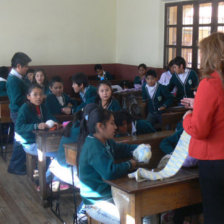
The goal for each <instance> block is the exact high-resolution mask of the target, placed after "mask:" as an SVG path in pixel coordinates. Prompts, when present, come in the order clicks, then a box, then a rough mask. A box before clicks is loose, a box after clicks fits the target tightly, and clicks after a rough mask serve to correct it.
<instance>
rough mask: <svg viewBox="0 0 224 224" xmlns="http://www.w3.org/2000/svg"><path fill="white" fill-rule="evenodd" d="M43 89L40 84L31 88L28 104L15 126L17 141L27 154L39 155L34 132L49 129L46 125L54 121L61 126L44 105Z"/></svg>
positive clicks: (20, 111) (23, 107)
mask: <svg viewBox="0 0 224 224" xmlns="http://www.w3.org/2000/svg"><path fill="white" fill-rule="evenodd" d="M43 96H44V95H43V89H42V88H41V86H39V85H38V84H33V85H32V86H30V88H29V90H28V94H27V99H28V102H27V103H24V104H23V105H22V106H21V108H20V109H19V112H18V117H17V121H16V126H15V139H16V141H17V142H18V143H20V144H21V145H22V146H23V149H24V151H25V152H27V153H29V154H32V155H37V144H36V143H35V134H34V133H33V131H34V130H38V129H39V130H44V129H47V128H49V126H48V125H47V124H46V123H45V122H46V121H47V120H53V121H54V125H56V127H57V128H58V127H59V125H58V123H57V122H56V120H55V118H54V117H53V116H52V115H51V114H50V113H49V110H48V109H47V108H46V107H45V105H44V104H43Z"/></svg>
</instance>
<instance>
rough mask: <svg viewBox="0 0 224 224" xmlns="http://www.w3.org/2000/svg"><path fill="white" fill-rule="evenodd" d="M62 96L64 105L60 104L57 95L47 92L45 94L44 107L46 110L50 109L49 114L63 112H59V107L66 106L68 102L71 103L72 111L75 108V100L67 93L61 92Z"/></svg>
mask: <svg viewBox="0 0 224 224" xmlns="http://www.w3.org/2000/svg"><path fill="white" fill-rule="evenodd" d="M62 97H63V101H64V105H63V106H62V105H61V104H60V103H59V101H58V99H57V97H56V96H55V95H54V94H52V93H51V94H49V95H47V98H46V102H45V104H46V107H47V108H48V110H49V111H50V113H51V114H53V115H56V114H63V113H62V112H61V109H62V108H64V107H67V105H68V104H69V103H71V104H72V105H73V107H72V111H74V110H75V109H76V106H77V102H76V101H75V100H72V99H71V98H70V97H69V96H68V95H66V94H65V93H63V94H62Z"/></svg>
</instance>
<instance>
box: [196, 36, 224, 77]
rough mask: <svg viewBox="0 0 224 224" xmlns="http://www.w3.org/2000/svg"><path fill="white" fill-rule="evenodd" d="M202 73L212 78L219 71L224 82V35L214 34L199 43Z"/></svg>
mask: <svg viewBox="0 0 224 224" xmlns="http://www.w3.org/2000/svg"><path fill="white" fill-rule="evenodd" d="M199 48H200V54H201V73H202V75H203V76H210V75H211V73H213V72H214V71H218V72H219V73H220V75H221V78H222V80H224V33H213V34H211V35H210V36H208V37H206V38H204V39H203V40H202V41H201V42H200V43H199Z"/></svg>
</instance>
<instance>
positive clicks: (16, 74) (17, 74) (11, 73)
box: [9, 68, 23, 79]
mask: <svg viewBox="0 0 224 224" xmlns="http://www.w3.org/2000/svg"><path fill="white" fill-rule="evenodd" d="M9 75H13V76H16V77H17V78H19V79H22V78H23V76H22V75H21V74H19V73H18V72H17V71H16V70H15V69H14V68H12V69H11V71H10V73H9Z"/></svg>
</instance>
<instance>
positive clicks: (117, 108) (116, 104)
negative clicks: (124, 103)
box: [99, 98, 121, 112]
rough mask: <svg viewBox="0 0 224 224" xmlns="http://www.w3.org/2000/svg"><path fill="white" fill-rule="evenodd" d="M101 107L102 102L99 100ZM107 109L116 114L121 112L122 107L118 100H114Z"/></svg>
mask: <svg viewBox="0 0 224 224" xmlns="http://www.w3.org/2000/svg"><path fill="white" fill-rule="evenodd" d="M99 105H100V107H102V103H101V100H99ZM106 109H107V110H109V111H112V112H116V111H120V110H121V106H120V103H119V102H118V100H117V99H115V98H112V99H111V101H110V102H109V104H108V105H107V108H106Z"/></svg>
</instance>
